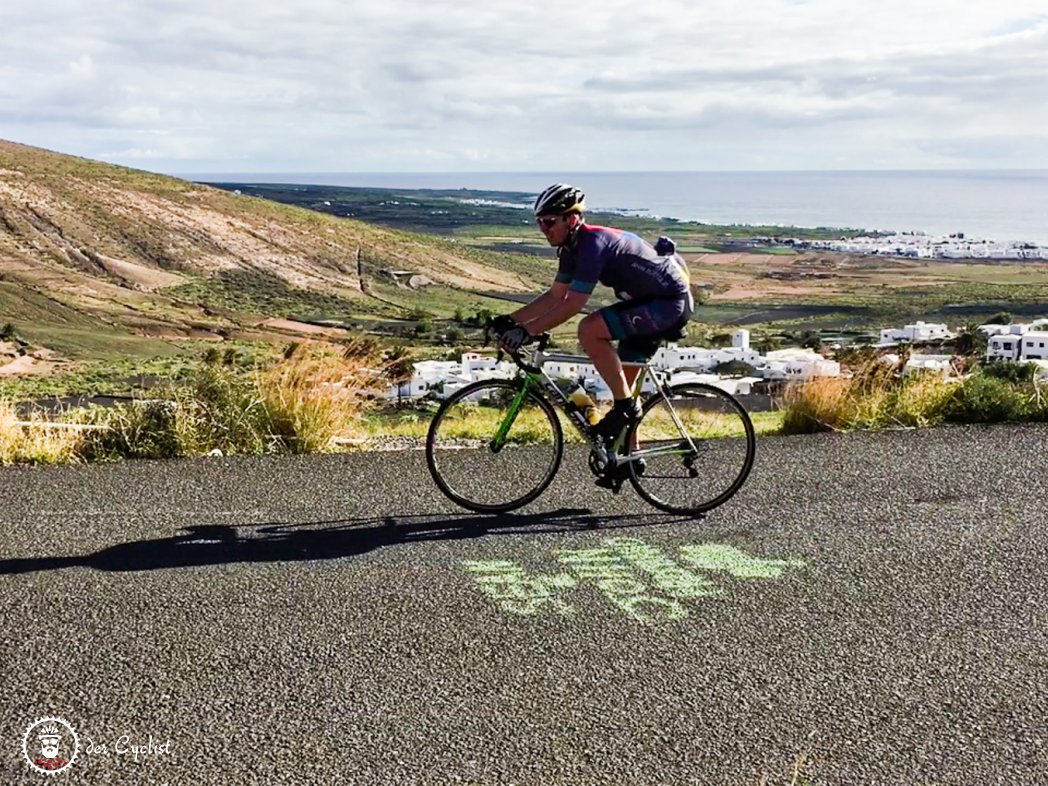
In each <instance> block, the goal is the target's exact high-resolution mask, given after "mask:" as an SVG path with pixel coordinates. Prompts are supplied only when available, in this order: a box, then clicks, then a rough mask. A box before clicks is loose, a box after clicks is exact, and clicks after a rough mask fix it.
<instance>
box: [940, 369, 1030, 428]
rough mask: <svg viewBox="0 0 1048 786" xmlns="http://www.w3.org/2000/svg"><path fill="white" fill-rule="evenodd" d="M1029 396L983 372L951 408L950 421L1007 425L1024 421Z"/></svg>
mask: <svg viewBox="0 0 1048 786" xmlns="http://www.w3.org/2000/svg"><path fill="white" fill-rule="evenodd" d="M1028 403H1029V396H1028V395H1027V394H1025V393H1024V392H1023V390H1022V389H1021V388H1019V387H1017V386H1016V385H1014V384H1012V383H1011V382H1008V381H1007V380H1005V379H1001V378H1000V377H995V376H993V375H990V374H987V373H985V372H980V373H977V374H973V375H972V376H970V377H968V379H966V380H965V381H964V384H963V385H961V387H960V388H959V389H958V390H957V393H956V395H955V396H954V397H953V401H952V402H951V404H950V407H949V410H948V413H947V419H948V420H950V421H952V422H954V423H1004V422H1007V421H1013V420H1023V419H1024V417H1025V415H1026V413H1027V412H1028V410H1029V406H1028Z"/></svg>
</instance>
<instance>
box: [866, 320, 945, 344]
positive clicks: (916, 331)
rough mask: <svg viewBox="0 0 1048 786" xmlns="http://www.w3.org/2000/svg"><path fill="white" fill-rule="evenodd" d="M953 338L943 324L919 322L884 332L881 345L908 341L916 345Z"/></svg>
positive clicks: (887, 329)
mask: <svg viewBox="0 0 1048 786" xmlns="http://www.w3.org/2000/svg"><path fill="white" fill-rule="evenodd" d="M953 337H954V334H953V333H951V332H950V330H949V328H947V327H946V325H944V324H942V323H939V322H921V321H917V322H915V323H914V324H912V325H906V326H905V327H904V328H902V329H901V330H900V329H898V328H886V329H885V330H882V331H881V341H880V343H881V344H882V345H887V344H897V343H899V342H900V341H908V342H909V343H911V344H915V343H917V342H918V341H938V340H941V339H947V338H953Z"/></svg>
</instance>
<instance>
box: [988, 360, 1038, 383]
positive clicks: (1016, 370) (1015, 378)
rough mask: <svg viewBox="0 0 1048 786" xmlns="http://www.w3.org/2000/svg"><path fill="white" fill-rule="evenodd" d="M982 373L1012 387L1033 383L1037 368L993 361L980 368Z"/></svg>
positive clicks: (1022, 364)
mask: <svg viewBox="0 0 1048 786" xmlns="http://www.w3.org/2000/svg"><path fill="white" fill-rule="evenodd" d="M982 373H983V374H984V375H986V376H988V377H994V378H995V379H1003V380H1004V381H1005V382H1011V383H1012V384H1013V385H1018V384H1024V383H1027V382H1033V379H1034V377H1035V376H1036V375H1037V366H1035V365H1034V364H1033V363H1012V362H1010V361H1005V360H994V361H991V362H989V363H987V364H986V365H984V366H983V367H982Z"/></svg>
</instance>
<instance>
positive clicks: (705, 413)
mask: <svg viewBox="0 0 1048 786" xmlns="http://www.w3.org/2000/svg"><path fill="white" fill-rule="evenodd" d="M667 392H668V393H669V396H670V401H671V403H672V406H673V410H674V412H675V413H676V415H677V417H678V419H679V420H680V421H681V423H682V425H684V426H685V428H686V430H687V433H688V436H689V437H690V438H691V441H692V443H693V444H694V445H695V448H696V450H697V453H694V454H693V453H691V452H690V447H689V446H688V444H687V441H686V440H684V438H683V436H682V435H681V433H680V430H679V428H678V427H677V426H676V424H674V423H673V421H672V418H671V417H670V416H669V411H668V409H667V407H666V402H665V400H664V399H663V398H662V397H661V396H659V395H655V396H652V397H651V398H650V399H648V401H646V402H645V403H644V407H643V411H642V414H641V418H640V420H639V421H638V422H637V425H636V426H635V427H634V429H633V431H635V432H636V435H637V439H638V448H637V453H638V454H639V455H641V456H643V457H644V459H645V463H644V465H643V466H644V468H643V471H642V474H638V467H639V466H640V465H639V464H637V463H636V462H632V461H631V462H629V463H628V464H627V466H628V468H629V474H628V477H629V480H630V484H631V485H632V486H633V488H634V489H635V490H636V492H637V493H638V494H639V495H640V496H641V498H643V499H644V500H645V501H646V502H648V503H649V504H651V505H654V506H655V507H656V508H658V509H660V510H664V511H666V512H667V513H682V514H686V515H695V514H699V513H705V512H706V511H708V510H712V509H713V508H715V507H717V506H718V505H721V504H723V503H724V502H727V500H728V499H730V498H731V497H732V496H733V495H734V494H735V492H737V491H738V490H739V489H740V488H741V487H742V484H743V483H745V482H746V478H747V477H749V474H750V470H751V469H753V461H754V458H755V456H756V449H757V438H756V435H755V434H754V431H753V422H752V421H751V420H750V416H749V414H748V413H747V412H746V410H745V408H744V407H743V406H742V404H740V403H739V402H738V400H736V399H735V397H734V396H732V395H730V394H729V393H727V392H726V391H724V390H721V389H720V388H718V387H715V386H713V385H706V384H703V383H697V382H696V383H686V384H682V385H676V386H674V387H671V388H670V389H669V390H668V391H667ZM631 437H632V434H631ZM627 444H628V443H627ZM660 450H663V451H665V452H664V453H660V452H659V451H660Z"/></svg>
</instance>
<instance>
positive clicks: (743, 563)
mask: <svg viewBox="0 0 1048 786" xmlns="http://www.w3.org/2000/svg"><path fill="white" fill-rule="evenodd" d="M680 555H681V557H682V558H683V559H684V560H685V561H686V562H689V563H691V565H692V566H693V567H695V568H698V569H699V570H717V571H724V572H726V573H730V574H731V575H732V576H734V577H735V578H738V579H778V578H781V577H782V574H783V573H784V572H785V570H786V568H803V567H804V563H803V562H801V561H800V560H783V559H761V558H760V557H751V556H750V555H749V554H747V553H746V552H744V551H739V550H738V549H737V548H734V547H733V546H726V545H724V544H722V543H703V544H702V545H699V546H681V550H680Z"/></svg>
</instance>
